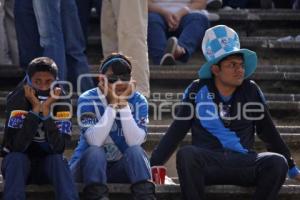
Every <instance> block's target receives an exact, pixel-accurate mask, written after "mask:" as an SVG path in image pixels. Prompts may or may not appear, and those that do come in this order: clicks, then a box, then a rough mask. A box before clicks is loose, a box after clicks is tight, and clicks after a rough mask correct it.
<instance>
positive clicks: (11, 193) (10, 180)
mask: <svg viewBox="0 0 300 200" xmlns="http://www.w3.org/2000/svg"><path fill="white" fill-rule="evenodd" d="M1 171H2V174H3V177H4V180H5V184H4V191H3V197H2V198H3V199H4V200H17V199H18V200H25V198H26V195H25V186H26V182H27V180H28V177H29V173H30V160H29V158H28V156H27V155H26V154H24V153H18V152H12V153H9V154H7V155H6V156H5V157H4V160H3V161H2V166H1Z"/></svg>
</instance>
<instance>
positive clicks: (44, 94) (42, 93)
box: [26, 76, 50, 101]
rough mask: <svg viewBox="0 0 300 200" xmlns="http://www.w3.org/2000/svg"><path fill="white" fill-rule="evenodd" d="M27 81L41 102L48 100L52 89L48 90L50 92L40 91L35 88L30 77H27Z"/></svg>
mask: <svg viewBox="0 0 300 200" xmlns="http://www.w3.org/2000/svg"><path fill="white" fill-rule="evenodd" d="M26 81H27V84H28V85H29V86H30V87H32V88H33V89H34V90H35V94H36V97H37V98H38V99H39V100H40V101H45V100H47V99H48V97H49V96H50V89H48V90H39V89H37V88H34V87H33V86H32V83H31V80H30V79H29V77H28V76H27V77H26Z"/></svg>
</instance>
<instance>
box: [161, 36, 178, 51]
mask: <svg viewBox="0 0 300 200" xmlns="http://www.w3.org/2000/svg"><path fill="white" fill-rule="evenodd" d="M177 43H178V40H177V38H176V37H170V38H169V39H168V41H167V46H166V48H165V51H164V54H167V53H170V54H172V55H174V53H175V51H176V47H177Z"/></svg>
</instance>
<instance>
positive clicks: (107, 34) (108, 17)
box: [101, 0, 120, 57]
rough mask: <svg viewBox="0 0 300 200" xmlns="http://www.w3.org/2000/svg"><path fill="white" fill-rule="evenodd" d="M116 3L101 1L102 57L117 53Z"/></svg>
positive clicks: (107, 0)
mask: <svg viewBox="0 0 300 200" xmlns="http://www.w3.org/2000/svg"><path fill="white" fill-rule="evenodd" d="M119 6H120V5H119V4H118V2H112V1H111V0H103V1H102V8H101V43H102V50H103V56H104V57H107V56H109V55H110V54H111V53H112V52H118V51H119V48H118V35H117V30H118V27H117V16H118V10H119Z"/></svg>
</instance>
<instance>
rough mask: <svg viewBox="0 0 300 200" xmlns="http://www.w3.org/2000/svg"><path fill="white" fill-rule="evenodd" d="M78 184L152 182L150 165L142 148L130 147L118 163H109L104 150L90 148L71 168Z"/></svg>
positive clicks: (94, 147)
mask: <svg viewBox="0 0 300 200" xmlns="http://www.w3.org/2000/svg"><path fill="white" fill-rule="evenodd" d="M70 168H71V173H72V175H73V177H74V179H75V181H76V182H83V183H84V185H89V184H91V183H101V184H106V183H107V182H109V183H132V184H133V183H136V182H139V181H144V180H150V179H151V173H150V163H149V161H148V158H147V156H146V154H145V152H144V150H143V149H142V147H140V146H132V147H129V148H128V149H127V150H126V151H125V153H124V155H123V157H122V158H121V159H120V160H118V161H116V162H107V161H106V157H105V152H104V149H103V148H101V147H96V146H90V147H89V148H88V149H87V150H86V151H85V152H84V153H83V154H82V156H81V158H80V159H79V160H78V161H77V162H74V163H73V164H72V165H71V166H70Z"/></svg>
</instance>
